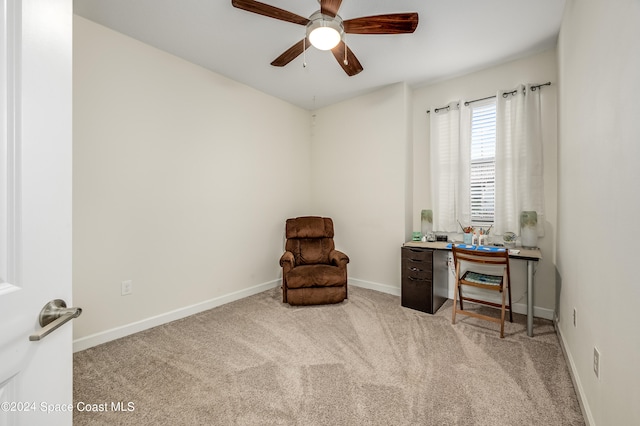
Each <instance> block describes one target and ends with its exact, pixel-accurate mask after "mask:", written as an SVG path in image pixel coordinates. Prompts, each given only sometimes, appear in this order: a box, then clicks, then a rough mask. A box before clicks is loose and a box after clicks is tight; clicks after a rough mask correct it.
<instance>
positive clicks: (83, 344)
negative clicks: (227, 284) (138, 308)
mask: <svg viewBox="0 0 640 426" xmlns="http://www.w3.org/2000/svg"><path fill="white" fill-rule="evenodd" d="M281 282H282V280H281V279H277V280H273V281H269V282H266V283H262V284H258V285H256V286H253V287H249V288H246V289H243V290H239V291H235V292H233V293H229V294H226V295H224V296H219V297H216V298H213V299H210V300H205V301H204V302H200V303H196V304H194V305H191V306H185V307H184V308H180V309H176V310H173V311H170V312H166V313H163V314H160V315H156V316H153V317H150V318H146V319H143V320H140V321H136V322H133V323H131V324H127V325H123V326H120V327H116V328H112V329H110V330H106V331H102V332H100V333H95V334H92V335H89V336H86V337H81V338H79V339H76V340H74V341H73V352H79V351H82V350H85V349H89V348H91V347H93V346H97V345H100V344H102V343H106V342H110V341H111V340H115V339H119V338H121V337H125V336H129V335H131V334H135V333H139V332H141V331H144V330H147V329H149V328H153V327H157V326H159V325H162V324H166V323H168V322H171V321H175V320H179V319H182V318H185V317H188V316H190V315H194V314H197V313H200V312H203V311H206V310H209V309H212V308H215V307H217V306H221V305H224V304H226V303H229V302H233V301H235V300H239V299H243V298H245V297H249V296H252V295H254V294H258V293H261V292H263V291H266V290H269V289H271V288H274V287H277V286H279V285H280V283H281Z"/></svg>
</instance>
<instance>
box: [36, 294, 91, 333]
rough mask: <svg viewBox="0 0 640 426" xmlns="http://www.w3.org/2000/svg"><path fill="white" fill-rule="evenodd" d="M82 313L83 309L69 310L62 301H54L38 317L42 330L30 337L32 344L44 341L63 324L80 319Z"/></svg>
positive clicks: (45, 306)
mask: <svg viewBox="0 0 640 426" xmlns="http://www.w3.org/2000/svg"><path fill="white" fill-rule="evenodd" d="M81 313H82V308H67V304H66V303H65V301H64V300H62V299H54V300H52V301H51V302H49V303H47V304H46V305H44V308H42V310H41V311H40V316H39V317H38V319H39V321H40V325H41V326H42V328H41V329H40V331H38V332H37V333H35V334H32V335H31V336H29V340H30V341H32V342H35V341H38V340H42V339H44V338H45V337H46V336H47V335H48V334H49V333H51V332H52V331H53V330H55V329H57V328H58V327H60V326H61V325H62V324H64V323H66V322H69V321H71V320H72V319H74V318H78V317H79V316H80V314H81Z"/></svg>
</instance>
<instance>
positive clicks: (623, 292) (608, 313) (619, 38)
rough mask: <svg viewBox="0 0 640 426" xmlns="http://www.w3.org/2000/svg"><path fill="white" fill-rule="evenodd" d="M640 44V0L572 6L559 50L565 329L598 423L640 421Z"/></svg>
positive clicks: (595, 0) (591, 416)
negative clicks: (639, 238)
mask: <svg viewBox="0 0 640 426" xmlns="http://www.w3.org/2000/svg"><path fill="white" fill-rule="evenodd" d="M639 41H640V2H638V1H637V0H617V1H615V2H612V1H606V0H592V1H576V0H567V4H566V9H565V16H564V19H563V22H562V29H561V32H560V40H559V44H558V62H559V79H560V92H559V100H560V102H559V127H560V132H559V142H558V147H559V149H558V154H559V155H558V170H559V176H558V180H559V188H558V247H557V264H558V273H559V279H558V285H559V297H560V304H559V312H558V315H559V323H558V330H559V332H560V336H561V339H562V341H563V343H564V345H565V348H566V351H567V354H568V358H569V361H570V366H571V368H572V370H573V372H574V375H575V377H576V382H577V387H578V390H579V391H580V394H581V396H582V397H583V403H584V406H585V407H586V411H587V419H588V422H589V424H592V425H596V424H597V425H602V426H605V425H638V424H640V404H638V402H639V401H640V364H639V363H638V358H639V356H640V333H639V332H638V324H639V323H640V320H639V319H638V300H640V280H639V279H638V268H637V267H636V265H637V264H638V250H637V237H636V235H637V234H638V232H637V231H636V228H637V226H636V224H637V223H638V218H639V217H640V189H639V188H640V186H638V182H640V167H639V166H638V162H639V161H640V119H639V118H640V44H639ZM573 308H576V309H577V313H578V315H577V327H574V326H573V321H572V316H573V315H572V313H573ZM594 347H597V348H598V349H599V351H600V378H599V379H598V378H596V376H595V374H594V372H593V364H592V363H593V349H594Z"/></svg>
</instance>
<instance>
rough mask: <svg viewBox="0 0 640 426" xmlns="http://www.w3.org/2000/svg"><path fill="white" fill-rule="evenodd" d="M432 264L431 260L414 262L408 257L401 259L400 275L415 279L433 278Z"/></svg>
mask: <svg viewBox="0 0 640 426" xmlns="http://www.w3.org/2000/svg"><path fill="white" fill-rule="evenodd" d="M432 266H433V264H432V263H431V262H414V261H412V260H410V259H403V260H402V277H412V278H417V279H428V280H430V279H431V278H433V268H432Z"/></svg>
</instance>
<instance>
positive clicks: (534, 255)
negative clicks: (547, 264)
mask: <svg viewBox="0 0 640 426" xmlns="http://www.w3.org/2000/svg"><path fill="white" fill-rule="evenodd" d="M449 244H451V243H450V242H441V241H437V242H432V243H431V242H422V241H409V242H406V243H404V246H405V247H422V248H430V249H434V250H448V251H451V249H450V248H447V246H448V245H449ZM516 250H519V252H518V253H517V254H509V258H511V259H518V260H526V261H527V336H529V337H533V265H534V263H535V262H538V261H540V260H541V259H542V253H541V252H540V249H537V248H536V249H524V248H522V247H518V248H516Z"/></svg>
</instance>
